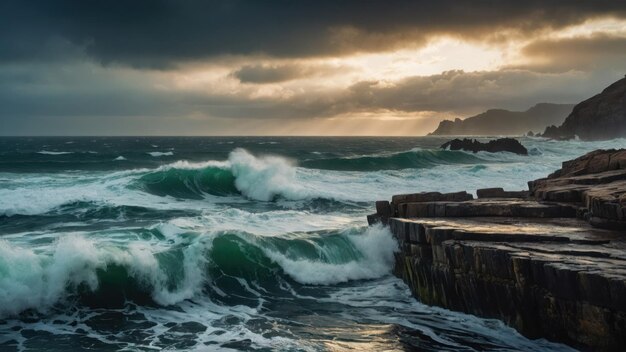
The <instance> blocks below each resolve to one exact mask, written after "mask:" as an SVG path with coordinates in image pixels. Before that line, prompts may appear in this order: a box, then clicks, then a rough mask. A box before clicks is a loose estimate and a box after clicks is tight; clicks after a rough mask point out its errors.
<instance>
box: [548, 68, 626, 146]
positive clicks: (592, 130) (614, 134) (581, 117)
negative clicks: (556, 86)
mask: <svg viewBox="0 0 626 352" xmlns="http://www.w3.org/2000/svg"><path fill="white" fill-rule="evenodd" d="M575 136H578V137H579V138H580V139H583V140H605V139H613V138H624V137H626V77H625V78H623V79H621V80H619V81H617V82H615V83H613V84H611V85H610V86H608V87H607V88H606V89H605V90H603V91H602V93H600V94H598V95H596V96H593V97H591V98H589V99H587V100H585V101H583V102H582V103H580V104H578V105H576V106H575V107H574V110H573V111H572V113H571V114H570V115H569V116H568V117H567V118H566V119H565V122H563V124H562V125H561V126H559V127H556V126H550V127H548V128H546V130H545V132H544V133H543V137H547V138H554V139H571V138H574V137H575Z"/></svg>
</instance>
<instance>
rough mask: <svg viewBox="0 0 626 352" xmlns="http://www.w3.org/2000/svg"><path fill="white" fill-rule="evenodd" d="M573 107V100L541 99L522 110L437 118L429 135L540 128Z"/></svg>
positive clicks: (488, 133)
mask: <svg viewBox="0 0 626 352" xmlns="http://www.w3.org/2000/svg"><path fill="white" fill-rule="evenodd" d="M573 107H574V105H573V104H550V103H541V104H537V105H535V106H533V107H532V108H530V109H528V110H526V111H509V110H503V109H491V110H487V111H485V112H483V113H481V114H478V115H476V116H471V117H468V118H466V119H463V120H462V119H458V118H457V119H456V120H454V121H450V120H444V121H441V122H440V123H439V127H437V129H436V130H435V131H434V132H432V133H430V135H434V136H448V135H472V136H501V135H523V134H525V133H526V132H528V131H543V130H544V129H545V128H546V126H550V125H556V124H560V123H561V122H563V120H564V119H565V117H566V116H567V114H569V113H570V112H571V111H572V108H573Z"/></svg>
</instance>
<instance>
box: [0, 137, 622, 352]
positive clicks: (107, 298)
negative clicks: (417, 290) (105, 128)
mask: <svg viewBox="0 0 626 352" xmlns="http://www.w3.org/2000/svg"><path fill="white" fill-rule="evenodd" d="M446 140H447V138H441V137H415V138H392V137H385V138H382V137H380V138H369V137H368V138H302V137H263V138H261V137H116V138H114V137H63V138H60V137H59V138H51V137H39V138H26V137H22V138H0V351H69V350H85V349H91V350H110V351H117V350H123V351H137V350H143V351H153V350H161V349H165V350H192V351H214V350H244V351H274V350H282V351H342V350H351V349H352V350H359V351H360V350H375V351H380V350H386V351H395V350H397V351H401V350H420V351H442V350H448V351H475V350H494V351H496V350H497V351H517V350H525V351H562V350H569V348H568V347H566V346H564V345H560V344H555V343H550V342H547V341H545V340H534V341H533V340H528V339H526V338H524V337H522V336H520V335H519V334H518V333H517V332H515V330H513V329H511V328H508V327H506V326H505V325H504V324H502V323H501V322H499V321H495V320H485V319H480V318H477V317H474V316H470V315H465V314H460V313H456V312H451V311H448V310H445V309H440V308H436V307H430V306H427V305H424V304H421V303H420V302H419V301H417V300H415V299H414V298H413V297H411V294H410V291H409V289H408V287H407V286H406V285H405V284H404V283H403V282H402V281H401V280H399V279H397V278H395V277H393V276H392V275H391V270H392V267H393V262H394V259H393V258H394V251H397V249H398V247H397V243H396V242H395V241H394V240H393V238H392V237H391V235H390V233H389V232H388V231H387V230H386V229H385V228H382V227H379V226H374V227H367V226H366V225H367V224H366V219H365V216H366V215H367V214H369V213H372V212H374V207H373V202H374V201H375V200H381V199H390V197H391V196H392V195H393V194H399V193H408V192H420V191H441V192H454V191H461V190H468V191H470V192H475V190H476V189H479V188H483V187H504V188H505V189H507V190H521V189H527V184H526V182H527V181H528V180H532V179H536V178H540V177H544V176H546V175H548V174H549V173H551V172H552V171H554V170H555V169H557V168H559V167H560V163H561V162H562V161H564V160H568V159H572V158H575V157H577V156H580V155H582V154H584V153H586V152H588V151H591V150H594V149H597V148H613V147H624V146H625V145H626V141H625V140H613V141H607V142H581V141H548V140H543V139H539V138H521V139H520V140H521V142H522V144H524V145H525V146H526V147H527V148H528V150H529V155H528V156H519V155H514V154H510V153H495V154H488V153H477V154H472V153H466V152H462V151H448V150H441V149H439V145H441V144H442V143H443V142H445V141H446Z"/></svg>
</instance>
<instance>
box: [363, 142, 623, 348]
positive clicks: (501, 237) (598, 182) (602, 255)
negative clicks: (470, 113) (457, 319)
mask: <svg viewBox="0 0 626 352" xmlns="http://www.w3.org/2000/svg"><path fill="white" fill-rule="evenodd" d="M624 160H626V153H624V151H623V150H621V151H615V150H610V151H596V152H592V153H590V154H587V155H585V156H583V157H581V158H578V159H575V160H573V161H568V162H565V163H563V169H561V170H559V171H557V172H555V173H554V174H552V175H550V176H548V177H547V178H545V179H541V180H536V181H532V182H529V190H528V191H517V192H510V191H509V192H507V191H504V190H502V189H501V188H490V189H484V190H479V191H478V192H477V194H478V196H479V199H473V196H472V195H471V194H469V193H466V192H456V193H446V194H442V193H437V192H428V193H415V194H404V195H397V196H394V197H393V198H392V201H391V202H388V201H379V202H377V203H376V214H372V215H370V216H369V217H368V222H369V223H370V224H375V223H383V224H384V225H386V226H389V229H390V231H391V233H392V234H393V236H394V237H395V238H396V239H397V241H398V243H399V246H400V251H399V252H398V253H397V254H396V263H395V268H394V273H395V275H397V276H398V277H401V278H402V279H403V280H404V281H405V282H406V283H407V284H408V285H409V287H410V288H411V291H412V292H413V294H414V295H415V296H416V297H417V298H418V299H419V300H420V301H422V302H423V303H426V304H430V305H436V306H441V307H445V308H448V309H452V310H457V311H462V312H466V313H470V314H475V315H478V316H481V317H487V318H497V319H500V320H502V321H504V322H505V323H507V324H509V325H510V326H512V327H514V328H516V329H517V330H518V331H520V332H521V333H522V334H524V335H526V336H528V337H531V338H540V337H542V338H547V339H550V340H553V341H559V342H564V343H566V344H569V345H571V346H573V347H576V348H580V349H582V350H594V351H595V350H597V351H624V350H625V349H626V234H625V233H624V230H623V229H624V228H626V226H624V225H625V223H624V219H625V218H626V217H625V216H624V214H626V212H625V211H624V210H625V208H624V205H625V202H624V201H626V197H625V196H624V194H626V187H625V180H626V172H624V171H625V169H626V163H624V162H623V161H624ZM604 161H606V162H604Z"/></svg>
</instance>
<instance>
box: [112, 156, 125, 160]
mask: <svg viewBox="0 0 626 352" xmlns="http://www.w3.org/2000/svg"><path fill="white" fill-rule="evenodd" d="M113 160H114V161H122V160H126V158H125V157H124V156H123V155H120V156H118V157H117V158H115V159H113Z"/></svg>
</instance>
